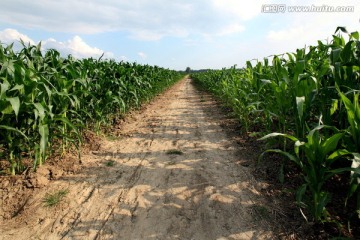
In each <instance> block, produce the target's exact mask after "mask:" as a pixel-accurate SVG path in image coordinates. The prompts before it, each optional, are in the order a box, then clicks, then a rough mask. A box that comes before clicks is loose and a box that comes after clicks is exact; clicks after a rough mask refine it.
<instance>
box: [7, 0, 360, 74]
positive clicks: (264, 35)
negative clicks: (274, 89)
mask: <svg viewBox="0 0 360 240" xmlns="http://www.w3.org/2000/svg"><path fill="white" fill-rule="evenodd" d="M271 4H272V5H271ZM274 4H275V5H274ZM278 4H282V6H284V5H285V6H286V8H285V10H284V11H283V12H281V13H280V12H279V13H268V11H270V9H274V8H271V7H273V6H278ZM296 6H300V7H311V6H317V7H318V6H328V7H334V8H336V7H341V6H350V7H353V11H352V12H305V11H302V12H301V11H300V12H291V11H290V10H289V8H291V7H296ZM272 11H275V10H272ZM337 26H346V27H347V29H348V30H349V31H350V32H353V31H358V30H360V4H359V1H358V0H342V1H334V0H312V1H310V0H303V1H295V0H253V1H243V0H196V1H194V0H191V1H190V0H171V1H168V0H167V1H166V0H131V1H129V0H127V1H126V0H62V1H59V0H34V1H29V0H1V8H0V42H1V43H3V44H4V43H5V44H8V43H11V42H14V41H18V39H20V38H21V39H23V40H24V41H25V42H30V43H31V44H37V43H38V42H39V41H41V42H42V46H43V48H44V50H46V49H49V48H55V49H58V50H59V51H60V52H61V53H62V54H64V56H66V55H68V54H72V55H73V56H75V57H78V58H82V57H89V56H93V57H99V56H100V55H101V54H102V53H105V57H107V58H113V59H116V60H118V61H120V60H125V61H130V62H138V63H142V64H150V65H158V66H161V67H165V68H170V69H176V70H184V69H185V68H186V67H188V66H189V67H191V68H192V69H202V68H218V69H219V68H223V67H231V66H233V65H234V64H237V65H238V66H239V67H242V66H244V64H245V61H246V60H251V59H255V58H257V59H262V58H263V57H266V56H269V55H273V54H281V53H284V52H288V51H295V50H296V48H301V47H304V46H306V45H309V44H315V43H316V42H317V40H323V41H326V40H329V39H331V35H332V34H333V33H334V31H335V29H336V27H337Z"/></svg>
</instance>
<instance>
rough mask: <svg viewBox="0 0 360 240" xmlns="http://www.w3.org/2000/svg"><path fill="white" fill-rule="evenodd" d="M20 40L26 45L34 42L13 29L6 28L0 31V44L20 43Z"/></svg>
mask: <svg viewBox="0 0 360 240" xmlns="http://www.w3.org/2000/svg"><path fill="white" fill-rule="evenodd" d="M20 39H22V40H23V41H24V43H26V44H27V43H30V44H32V45H34V44H35V42H34V41H33V40H32V39H30V38H29V37H28V36H26V35H24V34H22V33H19V32H18V31H17V30H15V29H11V28H7V29H5V30H3V31H0V42H3V43H6V44H11V43H13V42H17V41H20Z"/></svg>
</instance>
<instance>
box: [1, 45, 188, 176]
mask: <svg viewBox="0 0 360 240" xmlns="http://www.w3.org/2000/svg"><path fill="white" fill-rule="evenodd" d="M22 44H23V48H22V49H21V50H20V51H18V52H15V51H14V49H13V45H8V46H4V45H2V44H0V113H1V114H0V159H7V160H8V162H9V164H8V165H9V166H10V167H9V170H7V169H0V171H1V173H3V174H7V173H11V174H16V173H20V172H22V171H24V165H23V160H22V159H24V158H26V159H33V167H34V168H36V167H37V166H38V165H41V164H43V163H44V162H45V160H46V159H47V158H48V157H49V156H50V155H51V153H52V152H53V151H54V147H53V144H54V143H56V144H57V145H59V146H60V151H61V152H62V153H64V152H65V151H67V150H68V149H69V148H70V147H76V148H79V146H80V144H81V140H82V137H81V136H82V132H83V131H84V130H85V129H95V130H96V131H99V130H100V129H101V128H102V127H104V126H108V125H111V123H112V122H113V121H114V120H116V118H119V116H120V117H121V116H122V115H123V114H124V113H126V112H128V111H129V110H130V109H131V108H136V107H139V106H140V104H141V103H143V102H146V101H148V100H150V99H151V98H152V97H153V96H155V95H156V94H158V93H159V92H161V91H162V90H164V89H165V88H166V87H168V86H170V85H171V84H172V83H174V82H175V81H177V80H179V79H180V78H181V77H182V75H181V74H179V73H178V72H176V71H172V70H168V69H163V68H160V67H157V66H148V65H139V64H136V63H127V62H119V63H118V62H116V61H114V60H101V58H100V59H93V58H89V59H81V60H79V59H75V58H73V57H72V56H70V55H69V56H68V57H67V58H63V57H61V56H60V53H59V52H58V51H56V50H53V49H50V50H48V51H46V52H45V53H44V52H42V51H41V44H39V45H37V46H36V45H28V46H26V45H25V44H24V43H23V42H22ZM59 146H57V147H59Z"/></svg>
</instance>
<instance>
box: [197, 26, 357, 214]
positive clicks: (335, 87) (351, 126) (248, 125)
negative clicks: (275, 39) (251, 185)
mask: <svg viewBox="0 0 360 240" xmlns="http://www.w3.org/2000/svg"><path fill="white" fill-rule="evenodd" d="M342 34H344V35H347V37H348V39H347V40H345V38H344V37H343V35H342ZM191 77H192V79H194V80H195V81H196V82H197V83H198V84H199V85H202V86H203V87H205V88H206V89H208V90H209V91H211V92H213V93H214V94H215V95H217V96H218V97H219V98H220V99H221V100H223V101H224V102H225V103H226V104H227V105H228V106H229V107H231V108H232V109H233V111H234V113H235V115H236V116H237V117H238V119H239V120H240V122H241V124H242V125H243V130H244V131H245V132H247V133H249V134H251V133H252V132H256V133H257V134H259V133H260V134H261V135H262V136H264V135H266V136H265V137H263V138H261V139H267V140H270V139H275V140H277V142H276V143H275V145H274V141H272V144H273V147H272V148H274V149H269V150H267V151H266V152H275V153H279V154H282V155H284V156H285V157H286V158H287V159H289V160H290V161H292V162H293V163H295V164H296V165H297V166H298V167H299V169H301V172H302V175H303V184H302V186H301V187H300V188H299V189H298V191H297V202H298V203H299V206H300V207H301V208H307V209H308V212H309V213H310V214H311V216H312V218H313V219H314V220H315V221H323V220H326V219H327V211H326V205H327V203H328V202H329V201H330V200H331V198H330V196H331V193H330V192H328V191H327V190H326V189H324V184H325V183H326V182H328V181H329V179H330V178H331V177H332V176H333V175H334V174H348V175H350V179H351V180H350V182H349V190H348V198H351V197H354V198H356V197H357V202H358V206H357V209H354V213H356V212H359V209H360V188H359V187H358V186H359V183H360V175H359V166H360V161H359V159H360V158H359V157H360V153H359V151H360V127H359V126H360V107H359V89H360V42H359V33H358V32H353V33H348V32H347V31H346V29H345V28H344V27H338V28H337V29H336V31H335V34H334V35H333V39H332V41H330V42H327V43H324V42H321V41H318V44H317V45H316V46H309V47H307V48H302V49H297V50H296V51H295V52H293V53H286V54H282V55H278V56H274V57H273V58H272V61H269V59H268V58H265V59H264V60H263V61H256V62H254V61H252V62H250V61H248V62H247V63H246V66H245V67H244V68H241V69H238V68H236V67H235V66H234V67H232V68H230V69H222V70H208V71H206V72H197V73H192V74H191ZM277 136H281V137H280V138H279V137H277ZM289 142H292V143H293V149H291V148H289V146H288V145H289ZM274 146H275V147H274ZM336 166H343V167H342V168H337V167H336ZM283 169H284V166H282V169H281V170H280V173H281V174H280V179H281V180H282V181H283V180H284V178H283V172H282V171H283ZM344 204H346V202H345V203H344Z"/></svg>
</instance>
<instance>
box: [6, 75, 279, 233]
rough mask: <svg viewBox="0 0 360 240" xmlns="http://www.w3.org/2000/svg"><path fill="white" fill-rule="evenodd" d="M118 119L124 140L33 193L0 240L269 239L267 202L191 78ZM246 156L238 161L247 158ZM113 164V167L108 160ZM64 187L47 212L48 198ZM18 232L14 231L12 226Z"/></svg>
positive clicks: (215, 111) (104, 145)
mask: <svg viewBox="0 0 360 240" xmlns="http://www.w3.org/2000/svg"><path fill="white" fill-rule="evenodd" d="M134 118H137V119H136V120H134V121H132V122H130V123H125V124H124V126H123V129H124V130H123V136H126V137H121V138H118V139H115V140H102V142H101V143H100V146H101V147H100V148H99V150H98V151H94V152H87V153H84V154H83V160H82V162H83V169H82V170H81V171H80V172H79V173H77V174H74V175H71V176H65V177H62V178H61V179H59V180H57V181H56V182H54V183H52V184H51V185H49V186H47V187H46V188H44V189H43V190H42V191H38V193H37V194H36V195H34V196H33V197H32V199H31V200H30V202H31V203H33V204H28V206H26V207H25V209H24V211H23V213H21V214H20V215H19V216H17V217H15V218H14V219H12V220H11V221H10V222H7V223H6V225H5V224H3V225H0V226H1V228H2V233H1V236H0V239H29V238H30V239H271V238H273V236H272V233H271V229H272V226H271V223H270V222H269V221H268V220H269V219H267V218H266V216H264V215H262V214H259V212H261V211H259V209H261V208H262V206H263V205H264V204H266V202H265V201H264V199H262V197H261V195H260V194H259V192H258V191H257V190H256V189H257V187H258V185H259V184H258V183H256V182H255V180H254V178H253V177H252V175H251V173H250V171H249V170H248V169H246V168H245V167H243V166H241V165H239V164H237V162H239V160H241V159H242V158H244V156H242V155H241V152H239V151H238V149H237V148H236V144H235V143H234V142H232V140H231V139H229V138H228V137H227V134H226V132H225V131H224V129H223V128H222V127H221V126H220V125H221V122H222V116H221V114H219V112H218V109H217V108H216V106H215V103H214V101H213V100H212V99H211V98H210V97H209V96H208V95H206V94H204V93H202V92H199V91H197V90H196V88H195V87H194V85H193V83H192V81H191V80H190V79H185V80H183V81H181V82H179V83H178V84H176V85H175V86H174V87H173V88H172V89H170V90H169V91H167V92H166V93H165V94H163V95H161V96H160V97H158V98H157V99H156V100H155V101H153V102H152V103H151V104H149V106H148V107H147V109H146V110H144V111H143V112H142V113H139V114H138V115H136V116H134ZM245 156H246V155H245ZM110 161H111V162H112V164H111V166H107V165H110V164H108V163H109V162H110ZM58 189H68V191H69V194H68V195H67V197H66V199H65V200H64V201H63V202H62V203H61V204H60V205H59V206H57V207H55V208H44V207H43V205H42V204H41V199H42V198H43V197H44V195H45V193H46V192H49V191H50V192H51V191H55V190H58ZM15 226H16V227H15Z"/></svg>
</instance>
